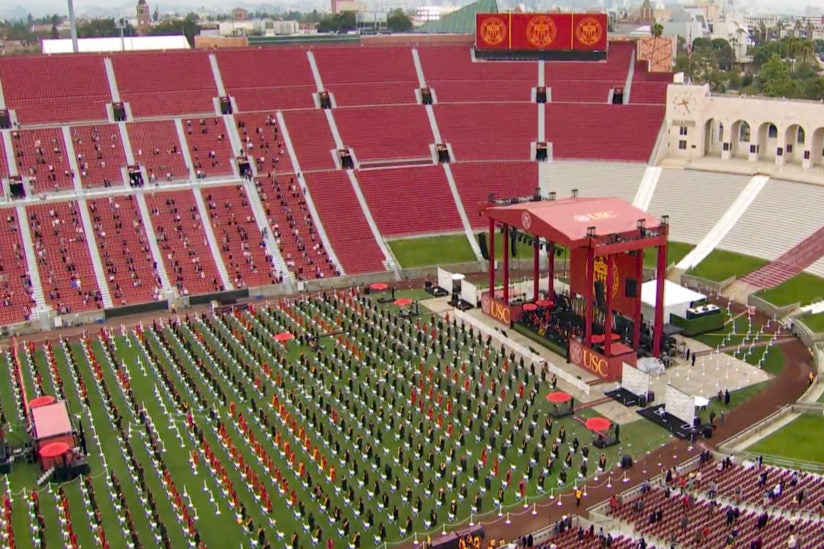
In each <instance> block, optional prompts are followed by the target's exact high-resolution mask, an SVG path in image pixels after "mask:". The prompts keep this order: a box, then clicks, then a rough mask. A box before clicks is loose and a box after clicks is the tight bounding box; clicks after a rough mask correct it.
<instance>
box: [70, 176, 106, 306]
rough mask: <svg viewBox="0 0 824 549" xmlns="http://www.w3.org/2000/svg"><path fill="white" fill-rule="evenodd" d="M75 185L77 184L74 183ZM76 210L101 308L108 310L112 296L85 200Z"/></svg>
mask: <svg viewBox="0 0 824 549" xmlns="http://www.w3.org/2000/svg"><path fill="white" fill-rule="evenodd" d="M76 174H77V172H75V179H77V175H76ZM75 185H77V183H75ZM78 209H79V210H80V219H81V220H82V221H83V231H84V232H85V233H86V244H88V246H89V257H90V258H91V260H92V268H93V269H94V276H95V278H97V286H98V288H100V297H101V298H103V306H104V307H105V308H106V309H109V308H111V307H113V306H114V303H113V302H112V294H111V293H110V292H109V285H108V284H106V270H105V269H104V268H103V262H102V261H100V254H99V253H98V249H99V248H98V247H97V236H96V234H95V231H94V225H92V217H91V215H89V208H88V206H87V204H86V199H85V198H81V199H80V200H78Z"/></svg>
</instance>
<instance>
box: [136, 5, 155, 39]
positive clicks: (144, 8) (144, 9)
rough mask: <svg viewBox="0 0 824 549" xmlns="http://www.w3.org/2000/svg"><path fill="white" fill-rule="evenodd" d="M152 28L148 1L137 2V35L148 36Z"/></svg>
mask: <svg viewBox="0 0 824 549" xmlns="http://www.w3.org/2000/svg"><path fill="white" fill-rule="evenodd" d="M151 28H152V16H151V14H150V13H149V4H148V3H147V2H146V0H137V34H148V33H149V30H150V29H151Z"/></svg>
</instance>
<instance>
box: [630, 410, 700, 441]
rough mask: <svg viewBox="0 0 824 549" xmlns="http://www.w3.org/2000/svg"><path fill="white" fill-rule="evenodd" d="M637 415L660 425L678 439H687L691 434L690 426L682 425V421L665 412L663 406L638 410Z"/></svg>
mask: <svg viewBox="0 0 824 549" xmlns="http://www.w3.org/2000/svg"><path fill="white" fill-rule="evenodd" d="M638 413H639V414H641V416H642V417H644V418H646V419H648V420H650V421H651V422H653V423H655V424H657V425H660V426H661V427H663V428H664V429H666V430H668V431H669V432H670V433H672V434H673V435H675V436H676V437H678V438H680V439H684V440H686V439H689V438H690V434H692V432H693V429H692V425H688V424H686V423H684V420H682V419H679V418H677V417H675V416H674V415H672V414H670V413H668V412H666V411H665V410H664V405H663V404H659V405H658V406H650V407H649V408H644V409H643V410H638Z"/></svg>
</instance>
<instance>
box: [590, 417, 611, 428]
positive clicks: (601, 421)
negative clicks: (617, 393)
mask: <svg viewBox="0 0 824 549" xmlns="http://www.w3.org/2000/svg"><path fill="white" fill-rule="evenodd" d="M584 425H585V426H586V428H587V429H589V430H590V431H599V432H600V431H606V430H607V429H609V428H610V426H611V425H612V422H611V421H610V420H608V419H607V418H605V417H591V418H589V419H588V420H586V422H584Z"/></svg>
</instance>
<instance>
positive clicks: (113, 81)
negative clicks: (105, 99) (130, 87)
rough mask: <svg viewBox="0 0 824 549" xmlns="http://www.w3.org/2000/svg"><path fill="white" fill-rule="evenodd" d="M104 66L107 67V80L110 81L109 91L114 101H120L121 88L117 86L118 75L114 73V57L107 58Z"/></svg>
mask: <svg viewBox="0 0 824 549" xmlns="http://www.w3.org/2000/svg"><path fill="white" fill-rule="evenodd" d="M103 66H104V67H105V68H106V81H108V83H109V93H111V94H112V102H114V103H120V89H118V87H117V76H116V75H115V73H114V64H113V63H112V58H111V57H107V58H105V59H104V60H103Z"/></svg>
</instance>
